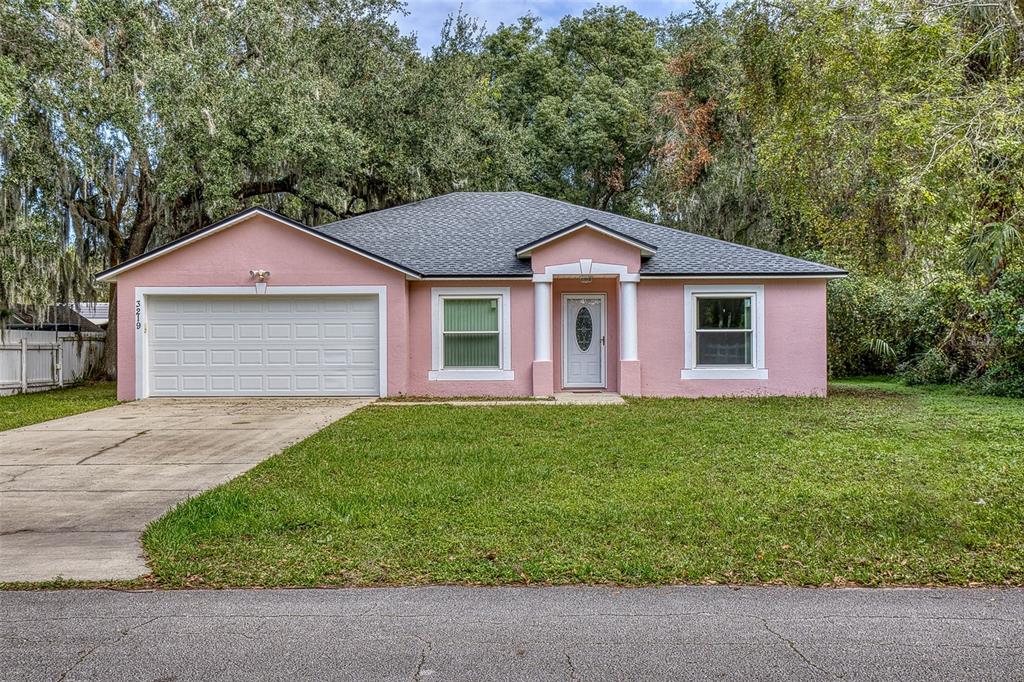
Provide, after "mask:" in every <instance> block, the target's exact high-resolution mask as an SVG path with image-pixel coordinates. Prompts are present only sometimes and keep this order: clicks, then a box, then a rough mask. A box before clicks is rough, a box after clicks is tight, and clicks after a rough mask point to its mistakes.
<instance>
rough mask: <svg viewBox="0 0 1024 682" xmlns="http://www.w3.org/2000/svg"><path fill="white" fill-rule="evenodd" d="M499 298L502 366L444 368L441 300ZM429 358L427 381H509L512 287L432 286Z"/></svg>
mask: <svg viewBox="0 0 1024 682" xmlns="http://www.w3.org/2000/svg"><path fill="white" fill-rule="evenodd" d="M459 297H464V298H480V297H495V298H497V299H498V349H499V361H500V362H501V366H500V367H498V368H496V369H445V368H443V367H442V366H441V364H442V363H441V359H442V357H443V354H442V350H441V349H442V340H441V332H442V330H443V328H444V307H443V301H444V299H446V298H459ZM430 310H431V312H430V338H431V359H430V371H429V372H428V373H427V380H428V381H512V380H514V379H515V378H516V375H515V372H513V371H512V334H511V329H512V289H511V287H434V288H432V289H431V290H430Z"/></svg>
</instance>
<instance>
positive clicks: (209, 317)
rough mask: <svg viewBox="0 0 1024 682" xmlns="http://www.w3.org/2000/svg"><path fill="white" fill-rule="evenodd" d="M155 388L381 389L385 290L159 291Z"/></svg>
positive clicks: (153, 340) (257, 391)
mask: <svg viewBox="0 0 1024 682" xmlns="http://www.w3.org/2000/svg"><path fill="white" fill-rule="evenodd" d="M147 317H148V323H149V325H148V326H149V329H150V330H151V332H152V333H151V335H150V336H149V352H148V359H147V362H148V371H149V387H150V393H151V394H152V395H214V394H215V395H289V394H293V395H324V394H327V395H377V394H379V391H380V386H379V379H380V377H379V367H378V363H379V339H378V331H377V297H376V296H335V297H325V296H318V297H312V296H309V297H304V296H296V297H291V296H289V297H283V296H282V297H276V296H275V297H271V296H262V297H261V296H248V297H151V298H150V299H149V300H148V301H147Z"/></svg>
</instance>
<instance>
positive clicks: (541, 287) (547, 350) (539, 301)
mask: <svg viewBox="0 0 1024 682" xmlns="http://www.w3.org/2000/svg"><path fill="white" fill-rule="evenodd" d="M533 361H534V362H550V361H551V276H550V275H534V276H533Z"/></svg>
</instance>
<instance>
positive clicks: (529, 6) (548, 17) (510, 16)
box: [395, 0, 693, 52]
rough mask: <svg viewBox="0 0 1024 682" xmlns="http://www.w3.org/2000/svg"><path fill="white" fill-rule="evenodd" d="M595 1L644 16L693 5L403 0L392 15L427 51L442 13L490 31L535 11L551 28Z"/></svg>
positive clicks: (629, 0) (683, 0) (668, 0)
mask: <svg viewBox="0 0 1024 682" xmlns="http://www.w3.org/2000/svg"><path fill="white" fill-rule="evenodd" d="M597 4H604V5H623V6H625V7H628V8H630V9H632V10H634V11H636V12H638V13H639V14H642V15H644V16H645V17H651V18H653V19H662V18H664V17H667V16H668V15H670V14H674V13H678V12H683V11H686V10H689V9H691V8H692V7H693V2H691V1H690V0H618V1H616V0H608V1H606V2H604V3H597V2H593V1H589V2H588V1H587V0H521V1H518V2H517V1H516V0H406V10H407V11H408V14H406V15H405V16H401V15H399V16H397V17H395V19H396V21H397V22H398V26H399V28H401V29H402V33H406V34H408V33H415V34H416V36H417V43H418V44H419V48H420V50H422V51H424V52H426V51H428V50H430V48H432V47H433V46H434V45H435V44H436V43H437V39H438V35H439V34H440V33H441V26H443V25H444V20H445V17H447V16H448V15H449V14H454V13H456V12H458V11H459V7H460V5H461V7H462V11H463V13H464V14H468V15H470V16H472V17H476V18H477V19H479V20H481V21H482V22H484V24H485V25H486V27H487V30H489V31H493V30H494V29H496V28H498V25H499V24H502V23H505V24H511V23H514V22H515V21H516V20H517V19H518V18H519V17H521V16H523V15H525V14H535V15H537V16H539V17H540V18H541V20H542V22H541V27H542V28H551V27H552V26H554V25H556V24H557V23H558V21H559V20H560V19H561V18H562V17H564V16H565V15H567V14H572V15H579V14H582V13H583V11H584V10H585V9H587V8H589V7H593V6H595V5H597Z"/></svg>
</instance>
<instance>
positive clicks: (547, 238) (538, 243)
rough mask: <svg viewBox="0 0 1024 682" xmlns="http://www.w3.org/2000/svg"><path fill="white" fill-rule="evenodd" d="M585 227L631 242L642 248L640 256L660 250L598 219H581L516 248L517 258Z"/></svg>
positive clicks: (650, 254)
mask: <svg viewBox="0 0 1024 682" xmlns="http://www.w3.org/2000/svg"><path fill="white" fill-rule="evenodd" d="M584 229H589V230H593V231H595V232H598V233H600V234H603V235H605V236H606V237H611V238H612V239H616V240H618V241H620V242H624V243H626V244H629V245H630V246H635V247H636V248H637V249H639V250H640V256H641V257H642V258H647V257H650V256H653V255H654V254H655V253H657V252H658V247H656V246H654V245H652V244H648V243H647V242H645V241H641V240H639V239H636V238H635V237H631V236H629V235H628V234H623V233H622V232H619V231H618V230H613V229H611V228H610V227H605V226H604V225H602V224H601V223H599V222H597V221H594V220H581V221H579V222H577V223H573V224H572V225H569V226H568V227H563V228H561V229H559V230H555V231H554V232H551V233H550V234H547V235H544V236H543V237H540V238H539V239H535V240H533V241H532V242H530V243H529V244H523V245H522V246H520V247H519V248H517V249H516V258H525V257H527V256H529V255H530V253H532V252H533V250H534V249H538V248H540V247H542V246H545V245H547V244H550V243H551V242H553V241H556V240H558V239H562V238H563V237H567V236H569V235H570V234H573V233H574V232H577V231H579V230H584Z"/></svg>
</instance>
